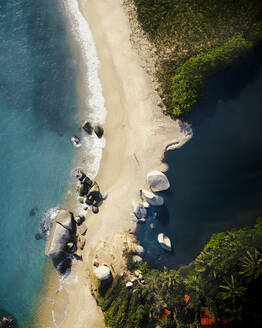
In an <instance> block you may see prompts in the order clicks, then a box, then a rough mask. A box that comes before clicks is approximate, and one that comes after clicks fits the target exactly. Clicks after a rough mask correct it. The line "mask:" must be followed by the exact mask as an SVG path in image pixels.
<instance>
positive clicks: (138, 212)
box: [134, 204, 147, 220]
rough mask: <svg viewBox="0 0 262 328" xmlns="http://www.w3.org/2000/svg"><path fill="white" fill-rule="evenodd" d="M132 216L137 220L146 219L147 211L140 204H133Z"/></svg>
mask: <svg viewBox="0 0 262 328" xmlns="http://www.w3.org/2000/svg"><path fill="white" fill-rule="evenodd" d="M134 214H135V216H136V217H137V219H139V220H140V219H142V218H145V217H146V214H147V211H146V208H144V206H143V205H142V204H135V206H134Z"/></svg>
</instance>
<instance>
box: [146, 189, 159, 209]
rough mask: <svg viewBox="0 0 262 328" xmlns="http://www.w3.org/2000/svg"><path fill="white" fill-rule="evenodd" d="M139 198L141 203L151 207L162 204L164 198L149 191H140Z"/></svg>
mask: <svg viewBox="0 0 262 328" xmlns="http://www.w3.org/2000/svg"><path fill="white" fill-rule="evenodd" d="M141 198H142V200H143V201H146V202H147V203H148V204H150V205H152V206H161V205H163V204H164V198H163V197H161V196H158V195H156V194H154V193H152V192H151V191H147V190H145V189H142V190H141Z"/></svg>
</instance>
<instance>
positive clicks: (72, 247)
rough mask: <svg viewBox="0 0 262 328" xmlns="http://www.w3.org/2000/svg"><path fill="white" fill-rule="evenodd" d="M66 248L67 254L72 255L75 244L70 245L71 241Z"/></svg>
mask: <svg viewBox="0 0 262 328" xmlns="http://www.w3.org/2000/svg"><path fill="white" fill-rule="evenodd" d="M66 247H67V249H68V250H69V252H71V253H73V252H74V251H75V250H76V246H75V244H74V243H72V242H71V241H70V242H69V243H67V244H66Z"/></svg>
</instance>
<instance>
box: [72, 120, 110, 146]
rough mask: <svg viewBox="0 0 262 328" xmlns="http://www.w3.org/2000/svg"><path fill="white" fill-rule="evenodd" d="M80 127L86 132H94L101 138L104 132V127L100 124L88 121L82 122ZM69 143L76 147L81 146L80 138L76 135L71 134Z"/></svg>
mask: <svg viewBox="0 0 262 328" xmlns="http://www.w3.org/2000/svg"><path fill="white" fill-rule="evenodd" d="M82 128H83V130H84V131H85V132H86V133H87V134H90V135H91V134H92V133H93V131H94V132H95V134H96V135H97V137H98V138H102V136H103V134H104V129H103V128H102V127H101V126H100V125H94V126H92V124H91V123H90V122H88V121H84V122H83V123H82ZM71 143H72V144H73V146H75V147H76V148H79V147H81V145H82V144H81V140H80V138H79V137H77V136H72V137H71Z"/></svg>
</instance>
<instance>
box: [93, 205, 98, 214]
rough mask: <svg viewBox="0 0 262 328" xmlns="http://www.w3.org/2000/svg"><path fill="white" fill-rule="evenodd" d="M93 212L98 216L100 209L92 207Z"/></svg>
mask: <svg viewBox="0 0 262 328" xmlns="http://www.w3.org/2000/svg"><path fill="white" fill-rule="evenodd" d="M92 212H93V213H94V214H97V213H98V212H99V209H98V207H97V206H93V207H92Z"/></svg>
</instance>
